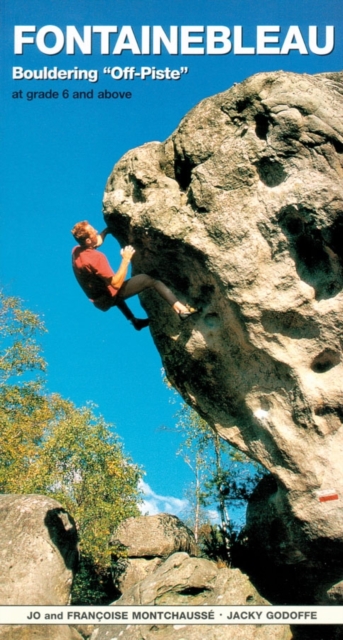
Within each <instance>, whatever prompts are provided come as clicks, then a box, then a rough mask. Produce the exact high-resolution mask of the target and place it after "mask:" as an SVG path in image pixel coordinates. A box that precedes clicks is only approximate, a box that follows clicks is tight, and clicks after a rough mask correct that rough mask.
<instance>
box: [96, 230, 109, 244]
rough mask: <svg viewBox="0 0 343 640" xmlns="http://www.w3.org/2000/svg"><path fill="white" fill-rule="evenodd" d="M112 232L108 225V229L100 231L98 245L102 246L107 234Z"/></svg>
mask: <svg viewBox="0 0 343 640" xmlns="http://www.w3.org/2000/svg"><path fill="white" fill-rule="evenodd" d="M109 233H110V230H109V228H108V227H106V229H104V230H103V231H102V232H101V233H98V243H97V245H96V246H97V247H101V245H102V243H103V242H104V240H105V238H106V236H107V235H108V234H109Z"/></svg>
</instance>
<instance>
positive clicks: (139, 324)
mask: <svg viewBox="0 0 343 640" xmlns="http://www.w3.org/2000/svg"><path fill="white" fill-rule="evenodd" d="M131 323H132V324H133V326H134V328H135V329H136V331H140V330H141V329H144V327H148V326H149V324H150V320H149V318H145V319H144V320H143V319H140V318H133V320H131Z"/></svg>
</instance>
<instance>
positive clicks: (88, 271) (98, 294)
mask: <svg viewBox="0 0 343 640" xmlns="http://www.w3.org/2000/svg"><path fill="white" fill-rule="evenodd" d="M72 266H73V271H74V274H75V277H76V280H77V281H78V283H79V285H80V287H81V288H82V289H83V291H84V292H85V294H86V296H87V298H89V299H90V300H91V302H93V303H94V305H95V306H96V307H97V308H98V309H101V310H102V311H107V310H108V309H110V307H112V306H113V305H114V304H115V296H116V295H117V293H118V289H116V288H115V287H112V285H108V284H106V282H105V280H104V278H111V277H112V276H114V275H115V273H114V271H113V270H112V269H111V267H110V265H109V262H108V260H107V258H106V256H105V255H104V254H103V253H100V251H96V249H84V248H83V247H80V246H77V247H74V249H73V251H72Z"/></svg>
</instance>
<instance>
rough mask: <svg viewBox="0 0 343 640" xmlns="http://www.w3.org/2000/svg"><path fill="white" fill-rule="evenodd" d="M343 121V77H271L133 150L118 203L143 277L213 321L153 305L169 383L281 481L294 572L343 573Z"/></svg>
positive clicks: (115, 182) (117, 185)
mask: <svg viewBox="0 0 343 640" xmlns="http://www.w3.org/2000/svg"><path fill="white" fill-rule="evenodd" d="M342 115H343V83H342V74H340V73H331V74H321V75H317V76H309V75H305V74H304V75H298V74H294V73H283V72H274V73H262V74H258V75H256V76H253V77H251V78H248V79H247V80H245V81H244V82H243V83H242V84H239V85H235V86H234V87H232V88H231V89H229V90H228V91H225V92H224V93H221V94H218V95H216V96H214V97H211V98H207V99H206V100H204V101H203V102H201V103H200V104H199V105H197V106H196V107H195V108H194V109H193V110H192V111H191V112H190V113H189V114H188V115H187V116H186V117H185V118H184V119H183V120H182V121H181V123H180V125H179V127H178V128H177V129H176V131H175V132H174V133H173V134H172V135H171V136H170V138H168V140H166V141H165V142H163V143H159V142H151V143H148V144H146V145H144V146H142V147H140V148H138V149H134V150H132V151H129V152H128V153H127V154H126V155H125V156H124V157H123V158H122V159H121V160H120V161H119V162H118V163H117V165H116V166H115V167H114V170H113V172H112V174H111V176H110V177H109V179H108V182H107V186H106V191H105V195H104V214H105V219H106V222H107V224H108V225H109V227H110V229H111V231H112V233H113V235H115V236H116V237H117V238H118V239H119V241H120V242H121V244H123V245H124V244H127V243H130V244H133V245H134V246H135V248H136V254H135V257H134V264H133V267H134V272H135V273H140V272H146V273H149V274H151V275H154V276H156V277H158V278H160V279H161V280H163V281H164V282H165V283H166V284H168V285H169V286H170V287H171V288H172V289H173V290H174V291H175V292H176V293H177V295H178V297H179V298H180V299H181V300H186V301H188V302H189V303H191V304H192V305H193V306H195V307H199V308H201V309H202V311H201V313H200V314H199V315H197V316H194V317H193V318H192V319H190V320H188V321H186V322H183V323H181V322H180V321H179V319H178V318H177V316H176V315H175V314H174V313H173V312H172V310H171V309H169V308H168V307H167V305H166V304H165V302H164V301H161V300H160V299H159V298H158V296H157V294H155V293H152V292H149V291H147V292H145V293H144V295H142V296H141V298H142V301H143V304H144V307H145V308H146V310H147V312H148V314H149V317H150V318H151V333H152V336H153V339H154V341H155V344H156V346H157V348H158V350H159V352H160V354H161V356H162V360H163V364H164V367H165V369H166V372H167V375H168V378H169V379H170V380H171V381H172V383H173V384H174V385H175V387H176V388H177V389H178V390H179V391H180V393H181V394H182V395H183V397H184V398H185V400H186V401H187V402H188V403H190V404H191V405H192V406H193V407H194V408H195V409H196V410H197V411H198V412H199V414H200V415H201V416H203V417H204V418H205V419H206V420H207V421H208V422H209V423H210V424H211V425H212V426H213V427H214V428H215V429H216V430H217V431H218V433H219V434H220V435H221V436H222V437H223V438H224V439H226V440H228V441H229V442H230V443H231V444H232V445H234V446H235V447H238V448H239V449H241V450H242V451H244V452H245V453H247V454H248V455H249V456H251V457H252V458H254V459H255V460H258V461H259V462H261V463H262V464H263V465H264V466H265V467H266V469H268V470H269V471H270V472H271V473H272V474H273V477H274V479H275V490H274V491H273V493H272V495H269V496H268V497H267V498H266V501H265V503H264V508H265V510H266V511H267V512H268V510H269V509H270V508H271V503H270V501H272V507H273V512H274V515H276V516H277V517H278V518H279V520H280V522H281V523H282V527H281V528H283V529H284V531H285V537H284V540H282V543H281V544H282V562H285V563H291V564H292V563H299V562H303V563H304V565H305V564H306V565H307V566H314V564H317V566H319V565H321V563H324V564H323V567H324V565H325V566H326V569H325V571H327V562H328V560H329V559H331V561H332V563H333V564H334V565H335V570H336V569H337V568H339V570H340V571H341V575H342V570H343V553H342V551H343V548H342V541H343V509H342V496H343V473H342V455H343V429H342V421H343V409H342V397H343V395H342V392H343V388H342V387H343V375H342V371H343V364H342V318H343V293H342V286H343V272H342V263H343V189H342V178H343V119H342ZM323 492H324V493H323ZM327 495H329V496H331V498H332V499H324V500H323V497H324V498H325V496H327ZM261 537H262V536H261ZM267 537H268V536H267ZM269 538H270V536H269ZM262 544H263V541H262ZM334 581H335V583H337V582H339V579H337V575H335V577H334ZM304 597H305V599H306V595H304Z"/></svg>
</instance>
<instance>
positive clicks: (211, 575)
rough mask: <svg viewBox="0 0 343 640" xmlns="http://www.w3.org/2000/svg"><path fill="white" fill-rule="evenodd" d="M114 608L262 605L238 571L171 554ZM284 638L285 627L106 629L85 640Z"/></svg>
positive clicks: (287, 637)
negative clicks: (136, 606) (89, 639)
mask: <svg viewBox="0 0 343 640" xmlns="http://www.w3.org/2000/svg"><path fill="white" fill-rule="evenodd" d="M114 604H115V605H179V606H180V605H181V606H182V605H204V606H209V607H211V606H214V605H220V604H221V605H227V604H231V605H232V604H235V605H246V604H249V605H251V606H254V605H268V604H269V603H268V602H266V600H264V599H263V598H261V596H260V595H259V594H258V593H257V591H256V589H255V588H254V587H253V586H252V584H251V583H250V582H249V580H248V578H247V576H245V575H244V574H242V573H241V572H240V571H239V570H238V569H227V568H223V569H218V567H217V566H216V564H215V563H214V562H212V561H210V560H205V559H203V558H191V557H189V555H188V554H187V553H182V552H180V553H175V554H173V555H172V556H170V557H169V558H168V559H167V560H166V561H165V562H164V563H163V564H162V565H160V566H159V567H158V569H157V570H156V571H155V572H154V573H153V574H151V575H150V576H148V577H146V578H145V579H144V580H142V581H141V582H140V583H138V584H136V585H135V586H133V587H132V588H131V589H129V590H128V591H126V592H125V593H124V594H123V595H122V597H121V598H120V599H119V600H117V601H116V602H115V603H114ZM118 637H120V638H121V639H122V640H132V639H137V640H141V639H142V638H145V639H146V640H152V639H155V638H157V639H161V640H164V639H165V638H168V639H170V640H182V639H183V640H184V639H185V638H187V640H188V639H189V640H205V639H207V638H208V640H212V639H213V640H222V639H223V640H224V638H225V640H226V639H227V640H231V639H232V640H238V639H240V638H242V640H243V639H244V640H290V639H291V637H292V636H291V632H290V628H289V627H288V626H286V625H284V626H275V625H271V626H270V627H269V626H267V625H252V626H250V625H249V626H245V625H242V626H240V627H239V626H236V625H234V626H232V627H231V626H223V627H222V626H219V625H216V626H209V625H204V626H203V625H194V626H192V625H184V624H181V625H177V624H176V625H164V624H158V623H157V624H156V623H154V624H151V626H150V627H149V625H142V626H140V625H137V626H129V627H127V626H126V625H108V626H107V625H106V627H96V628H95V630H94V632H93V634H92V636H91V640H107V639H108V638H118Z"/></svg>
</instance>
